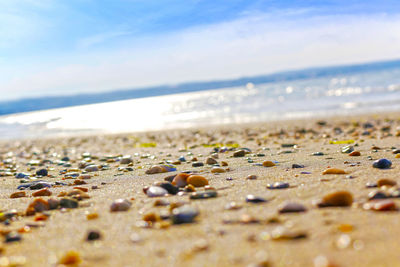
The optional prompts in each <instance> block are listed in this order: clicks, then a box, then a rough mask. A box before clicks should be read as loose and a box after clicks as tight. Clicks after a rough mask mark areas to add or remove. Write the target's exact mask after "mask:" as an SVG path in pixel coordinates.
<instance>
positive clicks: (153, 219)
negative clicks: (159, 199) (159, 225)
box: [142, 212, 161, 223]
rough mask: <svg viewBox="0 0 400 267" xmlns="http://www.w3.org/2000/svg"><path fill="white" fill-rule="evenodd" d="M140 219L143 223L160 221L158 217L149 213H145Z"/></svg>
mask: <svg viewBox="0 0 400 267" xmlns="http://www.w3.org/2000/svg"><path fill="white" fill-rule="evenodd" d="M142 219H143V221H145V222H152V223H154V222H157V221H159V220H161V219H160V216H159V215H157V214H155V213H154V212H150V213H147V214H145V215H143V218H142Z"/></svg>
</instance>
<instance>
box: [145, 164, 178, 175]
mask: <svg viewBox="0 0 400 267" xmlns="http://www.w3.org/2000/svg"><path fill="white" fill-rule="evenodd" d="M170 171H176V168H174V167H173V166H172V165H153V166H151V168H150V169H148V170H147V171H146V174H156V173H164V172H170Z"/></svg>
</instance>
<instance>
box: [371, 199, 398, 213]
mask: <svg viewBox="0 0 400 267" xmlns="http://www.w3.org/2000/svg"><path fill="white" fill-rule="evenodd" d="M363 208H364V209H366V210H374V211H393V210H397V207H396V203H394V201H393V200H390V199H379V200H373V201H370V202H367V203H365V204H364V206H363Z"/></svg>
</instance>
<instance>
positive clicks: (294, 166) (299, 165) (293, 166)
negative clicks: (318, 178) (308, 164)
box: [292, 163, 304, 169]
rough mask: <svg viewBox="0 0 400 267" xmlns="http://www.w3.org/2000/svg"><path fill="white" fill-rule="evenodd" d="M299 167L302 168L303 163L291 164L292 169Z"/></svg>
mask: <svg viewBox="0 0 400 267" xmlns="http://www.w3.org/2000/svg"><path fill="white" fill-rule="evenodd" d="M300 168H304V165H301V164H296V163H294V164H292V169H300Z"/></svg>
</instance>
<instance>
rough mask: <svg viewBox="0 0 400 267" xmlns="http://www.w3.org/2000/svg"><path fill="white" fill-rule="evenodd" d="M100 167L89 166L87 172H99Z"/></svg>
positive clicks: (86, 168)
mask: <svg viewBox="0 0 400 267" xmlns="http://www.w3.org/2000/svg"><path fill="white" fill-rule="evenodd" d="M97 171H99V167H98V166H97V165H89V166H86V167H85V172H97Z"/></svg>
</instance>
